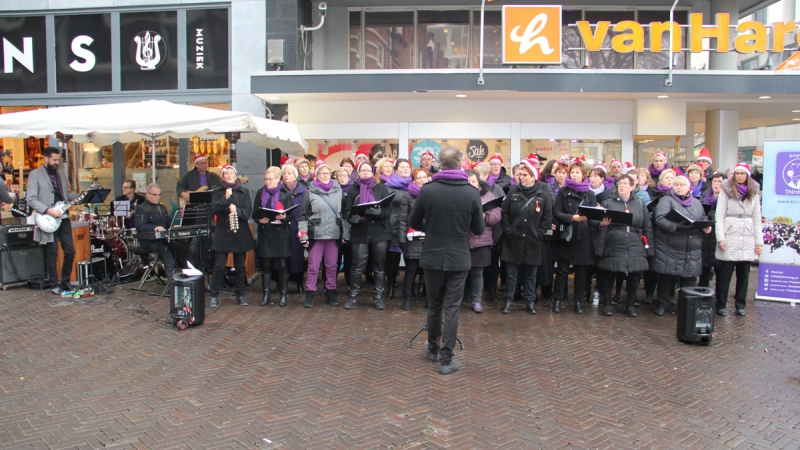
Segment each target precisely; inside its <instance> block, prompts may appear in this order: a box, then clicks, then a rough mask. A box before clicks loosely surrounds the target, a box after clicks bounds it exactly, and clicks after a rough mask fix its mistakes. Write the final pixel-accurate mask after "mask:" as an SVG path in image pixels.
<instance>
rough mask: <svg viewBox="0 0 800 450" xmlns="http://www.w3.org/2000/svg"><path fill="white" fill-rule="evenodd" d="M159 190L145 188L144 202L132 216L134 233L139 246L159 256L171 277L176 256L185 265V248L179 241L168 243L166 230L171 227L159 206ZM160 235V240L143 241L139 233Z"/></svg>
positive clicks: (161, 206) (166, 214)
mask: <svg viewBox="0 0 800 450" xmlns="http://www.w3.org/2000/svg"><path fill="white" fill-rule="evenodd" d="M160 201H161V188H160V187H159V186H158V185H157V184H155V183H153V184H150V185H148V186H147V190H146V192H145V202H144V203H142V204H141V205H139V207H137V208H136V212H135V214H134V216H135V218H136V232H137V235H138V236H140V237H139V246H140V247H142V248H145V249H146V250H148V251H149V252H150V253H156V254H159V255H161V258H162V260H163V261H164V267H165V268H166V269H167V272H168V275H169V276H172V273H173V272H174V271H175V261H176V255H178V256H179V258H180V259H181V261H180V263H181V264H182V265H183V264H185V256H186V246H185V245H184V244H183V243H182V242H180V241H176V240H173V241H169V240H168V239H167V238H166V236H167V233H166V232H167V230H168V229H169V228H170V226H171V225H172V219H171V218H170V215H169V213H168V212H167V208H166V207H165V206H164V205H162V204H160V203H159V202H160ZM153 232H157V233H162V234H163V236H164V237H162V238H161V239H145V238H144V237H143V236H142V235H141V233H153Z"/></svg>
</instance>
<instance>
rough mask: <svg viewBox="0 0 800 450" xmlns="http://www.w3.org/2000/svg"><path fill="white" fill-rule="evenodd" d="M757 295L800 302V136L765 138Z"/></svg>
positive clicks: (763, 298) (760, 297)
mask: <svg viewBox="0 0 800 450" xmlns="http://www.w3.org/2000/svg"><path fill="white" fill-rule="evenodd" d="M763 173H764V185H763V186H762V189H763V191H762V198H761V204H762V209H761V216H762V217H763V221H762V222H763V224H762V226H763V230H764V249H763V252H762V253H761V257H760V258H759V266H758V290H757V292H756V298H757V299H760V300H776V301H784V302H791V303H795V302H800V140H794V141H764V172H763Z"/></svg>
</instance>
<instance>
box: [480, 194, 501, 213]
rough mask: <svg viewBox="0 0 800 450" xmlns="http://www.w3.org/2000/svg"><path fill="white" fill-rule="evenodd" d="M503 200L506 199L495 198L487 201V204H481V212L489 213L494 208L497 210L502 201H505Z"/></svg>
mask: <svg viewBox="0 0 800 450" xmlns="http://www.w3.org/2000/svg"><path fill="white" fill-rule="evenodd" d="M505 199H506V198H505V197H495V198H493V199H491V200H489V201H488V202H486V203H483V212H486V211H491V210H493V209H495V208H499V207H500V206H502V205H503V200H505Z"/></svg>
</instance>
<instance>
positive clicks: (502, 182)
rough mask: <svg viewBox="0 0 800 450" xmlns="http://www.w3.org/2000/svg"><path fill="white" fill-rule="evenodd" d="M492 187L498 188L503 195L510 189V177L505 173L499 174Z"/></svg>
mask: <svg viewBox="0 0 800 450" xmlns="http://www.w3.org/2000/svg"><path fill="white" fill-rule="evenodd" d="M494 186H500V189H502V190H503V193H504V195H505V193H507V192H508V190H509V189H510V188H511V177H510V176H508V175H507V174H506V173H505V172H500V176H498V177H497V179H496V180H494Z"/></svg>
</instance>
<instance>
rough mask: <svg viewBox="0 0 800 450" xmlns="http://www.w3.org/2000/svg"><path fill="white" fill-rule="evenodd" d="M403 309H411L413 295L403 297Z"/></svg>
mask: <svg viewBox="0 0 800 450" xmlns="http://www.w3.org/2000/svg"><path fill="white" fill-rule="evenodd" d="M400 308H401V309H402V310H403V311H409V310H410V309H411V297H405V298H403V306H401V307H400Z"/></svg>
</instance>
